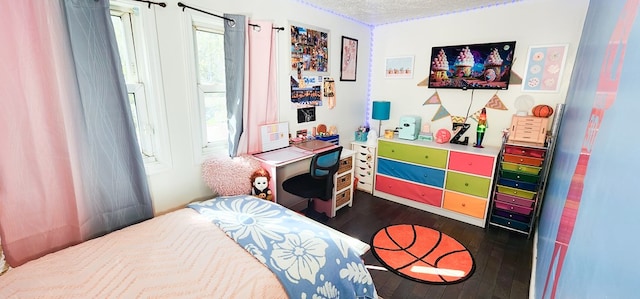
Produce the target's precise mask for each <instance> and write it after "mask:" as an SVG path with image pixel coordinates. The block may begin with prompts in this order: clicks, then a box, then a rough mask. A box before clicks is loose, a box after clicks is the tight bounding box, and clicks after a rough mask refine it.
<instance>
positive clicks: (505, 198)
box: [496, 192, 533, 208]
mask: <svg viewBox="0 0 640 299" xmlns="http://www.w3.org/2000/svg"><path fill="white" fill-rule="evenodd" d="M496 200H497V201H501V202H504V203H509V204H514V205H518V206H521V207H525V208H531V207H533V200H528V199H526V198H522V197H517V196H511V195H507V194H502V193H499V192H496Z"/></svg>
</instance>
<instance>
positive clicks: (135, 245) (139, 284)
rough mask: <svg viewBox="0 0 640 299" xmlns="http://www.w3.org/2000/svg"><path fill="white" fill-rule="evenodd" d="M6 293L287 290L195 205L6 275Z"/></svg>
mask: <svg viewBox="0 0 640 299" xmlns="http://www.w3.org/2000/svg"><path fill="white" fill-rule="evenodd" d="M0 298H287V293H286V292H285V290H284V289H283V287H282V285H281V284H280V283H279V281H278V279H277V278H276V276H275V275H274V274H273V273H272V272H271V271H269V269H268V268H267V267H265V266H264V265H263V264H261V263H260V262H259V261H258V260H256V259H255V258H254V257H253V256H251V255H250V254H249V253H248V252H246V251H245V250H243V249H242V248H241V247H240V246H238V245H237V244H236V243H235V242H234V241H233V240H232V239H230V238H229V237H227V236H226V235H225V234H224V233H223V232H222V231H221V230H220V229H219V228H217V227H216V226H215V225H214V224H213V223H211V221H210V220H208V219H206V218H204V217H203V216H201V215H199V214H198V213H197V212H195V211H194V210H192V209H181V210H178V211H175V212H172V213H169V214H166V215H163V216H159V217H156V218H153V219H151V220H148V221H145V222H142V223H139V224H136V225H132V226H129V227H127V228H125V229H122V230H120V231H116V232H113V233H110V234H108V235H106V236H103V237H100V238H97V239H93V240H90V241H87V242H84V243H82V244H79V245H76V246H73V247H70V248H67V249H64V250H61V251H58V252H55V253H52V254H49V255H47V256H44V257H42V258H39V259H37V260H34V261H31V262H28V263H26V264H24V265H22V266H20V267H17V268H15V269H11V270H10V271H9V272H7V273H6V274H5V275H3V276H0Z"/></svg>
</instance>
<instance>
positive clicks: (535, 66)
mask: <svg viewBox="0 0 640 299" xmlns="http://www.w3.org/2000/svg"><path fill="white" fill-rule="evenodd" d="M567 47H568V45H566V44H561V45H550V46H531V47H529V53H528V54H527V66H526V67H525V75H524V78H523V79H522V90H523V91H536V92H558V91H559V90H560V79H562V72H563V70H564V64H565V60H566V58H567Z"/></svg>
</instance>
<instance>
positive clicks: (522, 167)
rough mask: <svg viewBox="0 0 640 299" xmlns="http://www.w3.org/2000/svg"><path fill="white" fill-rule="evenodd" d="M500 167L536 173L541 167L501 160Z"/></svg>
mask: <svg viewBox="0 0 640 299" xmlns="http://www.w3.org/2000/svg"><path fill="white" fill-rule="evenodd" d="M502 169H505V170H511V171H517V172H524V173H528V174H533V175H538V174H539V173H540V169H542V167H536V166H529V165H523V164H515V163H509V162H502Z"/></svg>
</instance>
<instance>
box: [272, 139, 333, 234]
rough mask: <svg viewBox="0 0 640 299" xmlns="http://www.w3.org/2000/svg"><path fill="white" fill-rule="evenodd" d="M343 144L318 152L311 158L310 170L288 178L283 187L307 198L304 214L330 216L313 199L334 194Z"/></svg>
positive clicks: (317, 218) (324, 198) (318, 216)
mask: <svg viewBox="0 0 640 299" xmlns="http://www.w3.org/2000/svg"><path fill="white" fill-rule="evenodd" d="M341 153H342V146H338V147H335V148H332V149H330V150H326V151H324V152H321V153H317V154H315V155H314V156H313V158H311V164H310V165H309V172H308V173H303V174H299V175H297V176H294V177H291V178H288V179H286V180H285V181H284V182H282V189H284V190H285V191H287V192H289V193H291V194H293V195H297V196H300V197H303V198H306V199H307V208H306V209H305V210H304V214H305V215H306V216H307V217H309V218H312V219H315V220H320V221H326V220H327V219H328V218H329V217H328V216H327V215H325V214H322V213H318V212H316V211H315V210H314V208H313V200H314V199H320V200H324V201H328V200H331V198H332V196H333V176H334V175H335V173H336V172H337V171H338V167H339V166H340V154H341Z"/></svg>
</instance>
